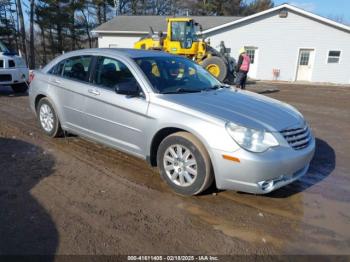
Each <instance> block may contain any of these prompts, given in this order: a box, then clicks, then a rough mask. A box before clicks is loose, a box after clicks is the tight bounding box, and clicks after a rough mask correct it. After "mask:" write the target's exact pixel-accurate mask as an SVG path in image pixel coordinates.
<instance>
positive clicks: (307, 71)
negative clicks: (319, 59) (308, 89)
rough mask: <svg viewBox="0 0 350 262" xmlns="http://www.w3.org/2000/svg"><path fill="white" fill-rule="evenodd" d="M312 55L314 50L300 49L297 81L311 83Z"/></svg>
mask: <svg viewBox="0 0 350 262" xmlns="http://www.w3.org/2000/svg"><path fill="white" fill-rule="evenodd" d="M314 53H315V50H313V49H300V51H299V59H298V69H297V70H298V72H297V81H311V74H312V67H313V62H314Z"/></svg>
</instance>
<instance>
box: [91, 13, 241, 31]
mask: <svg viewBox="0 0 350 262" xmlns="http://www.w3.org/2000/svg"><path fill="white" fill-rule="evenodd" d="M166 18H170V16H116V17H115V18H113V19H111V20H109V21H108V22H106V23H104V24H102V25H100V26H98V27H96V28H95V29H94V30H93V31H94V32H97V33H98V32H116V31H118V32H125V33H129V32H138V33H140V32H145V33H146V32H148V31H149V28H150V26H151V27H152V28H153V30H154V31H155V32H158V31H162V32H166V30H167V28H166V26H167V24H166ZM191 18H193V19H194V20H195V21H196V22H198V23H199V24H201V25H202V27H203V30H207V29H210V28H213V27H216V26H220V25H223V24H225V23H229V22H233V21H235V20H238V19H240V18H241V17H237V16H191Z"/></svg>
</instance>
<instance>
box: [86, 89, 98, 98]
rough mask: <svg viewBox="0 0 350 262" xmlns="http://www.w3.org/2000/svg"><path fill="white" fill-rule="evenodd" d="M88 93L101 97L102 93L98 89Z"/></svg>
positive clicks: (90, 90)
mask: <svg viewBox="0 0 350 262" xmlns="http://www.w3.org/2000/svg"><path fill="white" fill-rule="evenodd" d="M88 92H89V93H90V94H93V95H96V96H98V95H100V92H99V91H98V90H96V89H89V90H88Z"/></svg>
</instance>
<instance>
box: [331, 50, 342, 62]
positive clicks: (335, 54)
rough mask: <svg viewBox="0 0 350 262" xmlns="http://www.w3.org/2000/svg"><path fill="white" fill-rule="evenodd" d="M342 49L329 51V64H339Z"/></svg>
mask: <svg viewBox="0 0 350 262" xmlns="http://www.w3.org/2000/svg"><path fill="white" fill-rule="evenodd" d="M339 60H340V51H329V52H328V64H339Z"/></svg>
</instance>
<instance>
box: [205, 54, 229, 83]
mask: <svg viewBox="0 0 350 262" xmlns="http://www.w3.org/2000/svg"><path fill="white" fill-rule="evenodd" d="M202 66H203V67H204V68H205V69H207V70H208V71H209V72H210V73H212V72H211V69H210V68H211V67H214V71H215V72H217V70H218V72H217V73H212V75H213V76H215V77H216V78H217V79H218V80H219V81H220V82H223V81H224V80H225V79H226V76H227V64H226V62H225V61H224V60H223V59H222V58H221V57H219V56H211V57H208V58H206V59H204V60H203V63H202ZM215 66H216V67H217V70H215Z"/></svg>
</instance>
